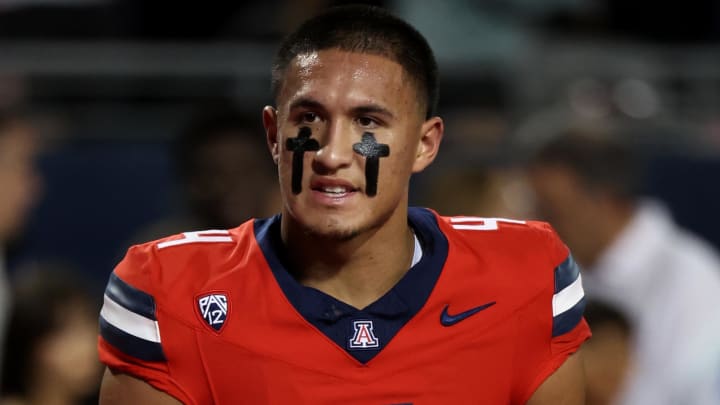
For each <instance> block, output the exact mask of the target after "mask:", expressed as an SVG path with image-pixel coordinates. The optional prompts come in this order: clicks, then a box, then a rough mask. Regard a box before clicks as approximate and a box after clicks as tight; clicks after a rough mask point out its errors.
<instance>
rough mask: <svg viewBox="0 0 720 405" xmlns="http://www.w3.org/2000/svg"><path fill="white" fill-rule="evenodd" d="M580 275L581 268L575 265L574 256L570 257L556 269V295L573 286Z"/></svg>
mask: <svg viewBox="0 0 720 405" xmlns="http://www.w3.org/2000/svg"><path fill="white" fill-rule="evenodd" d="M579 274H580V267H579V266H578V265H577V263H575V259H573V257H572V255H570V254H569V255H568V257H567V259H565V261H564V262H562V263H560V264H559V265H558V266H557V267H556V268H555V294H557V293H559V292H560V291H562V290H563V289H565V287H567V286H569V285H570V284H572V283H573V282H574V281H575V280H576V279H577V278H578V275H579Z"/></svg>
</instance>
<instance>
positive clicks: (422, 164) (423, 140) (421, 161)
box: [412, 117, 445, 173]
mask: <svg viewBox="0 0 720 405" xmlns="http://www.w3.org/2000/svg"><path fill="white" fill-rule="evenodd" d="M420 131H421V134H422V135H421V137H420V142H419V143H418V147H417V152H416V154H415V162H414V163H413V169H412V171H413V173H418V172H421V171H423V170H424V169H425V168H426V167H428V166H429V165H430V163H432V162H433V160H435V156H437V154H438V151H439V149H440V141H442V137H443V133H444V131H445V124H444V123H443V120H442V118H440V117H432V118H430V119H428V120H427V121H425V122H424V123H423V124H422V126H421V129H420Z"/></svg>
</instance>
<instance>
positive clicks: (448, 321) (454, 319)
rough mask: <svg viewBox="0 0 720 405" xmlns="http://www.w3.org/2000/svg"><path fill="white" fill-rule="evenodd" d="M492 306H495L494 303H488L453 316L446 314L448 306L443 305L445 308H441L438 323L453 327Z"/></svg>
mask: <svg viewBox="0 0 720 405" xmlns="http://www.w3.org/2000/svg"><path fill="white" fill-rule="evenodd" d="M493 305H495V301H492V302H488V303H487V304H484V305H480V306H479V307H475V308H471V309H468V310H467V311H465V312H460V313H459V314H455V315H450V314H448V307H449V306H450V305H445V308H443V310H442V313H441V314H440V323H441V324H442V326H453V325H455V324H456V323H458V322H460V321H462V320H465V319H467V318H469V317H471V316H473V315H475V314H477V313H478V312H480V311H482V310H483V309H488V308H490V307H491V306H493Z"/></svg>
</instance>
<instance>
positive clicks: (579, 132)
mask: <svg viewBox="0 0 720 405" xmlns="http://www.w3.org/2000/svg"><path fill="white" fill-rule="evenodd" d="M552 165H555V166H562V167H565V168H568V169H570V170H571V171H573V172H574V173H575V174H576V175H577V176H578V177H579V178H580V179H581V180H582V181H583V183H584V184H585V185H586V186H589V187H592V188H597V189H601V190H604V191H606V192H609V193H611V195H613V196H615V197H619V198H627V199H632V198H634V197H636V196H637V195H638V194H640V192H641V191H642V190H641V183H642V178H643V170H642V169H643V165H642V162H641V159H640V156H639V154H638V153H637V151H636V150H635V148H634V147H633V146H632V145H630V144H629V143H628V142H625V141H622V140H620V139H618V136H616V135H614V134H613V133H611V132H609V131H604V130H599V129H589V128H569V129H566V130H563V131H561V132H559V133H558V134H557V136H555V137H553V138H552V139H551V140H550V141H548V142H547V143H546V144H544V145H542V146H540V148H539V149H538V150H537V151H536V152H535V154H534V155H533V156H532V158H531V161H530V167H534V166H552Z"/></svg>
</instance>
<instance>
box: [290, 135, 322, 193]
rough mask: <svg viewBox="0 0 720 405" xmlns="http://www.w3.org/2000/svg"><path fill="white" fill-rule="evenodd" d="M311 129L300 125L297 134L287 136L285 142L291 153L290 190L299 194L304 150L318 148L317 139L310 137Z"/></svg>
mask: <svg viewBox="0 0 720 405" xmlns="http://www.w3.org/2000/svg"><path fill="white" fill-rule="evenodd" d="M310 136H312V130H311V129H310V128H309V127H302V128H300V130H299V131H298V136H297V137H295V138H288V139H287V141H286V142H285V148H287V150H289V151H291V152H292V153H293V159H292V192H293V194H300V191H302V177H303V161H304V157H305V152H314V151H317V150H319V149H320V144H319V143H318V141H317V140H315V139H312V138H310Z"/></svg>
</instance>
